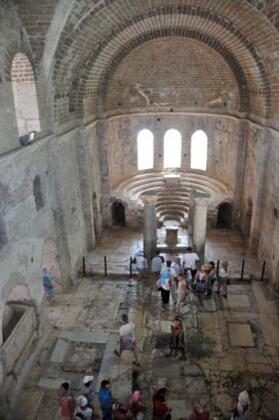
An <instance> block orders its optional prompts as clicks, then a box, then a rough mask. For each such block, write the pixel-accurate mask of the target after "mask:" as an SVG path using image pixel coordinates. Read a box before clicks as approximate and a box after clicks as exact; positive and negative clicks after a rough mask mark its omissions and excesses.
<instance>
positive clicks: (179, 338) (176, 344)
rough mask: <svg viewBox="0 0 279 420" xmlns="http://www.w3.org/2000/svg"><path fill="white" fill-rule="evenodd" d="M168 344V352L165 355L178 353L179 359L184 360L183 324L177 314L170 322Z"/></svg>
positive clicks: (169, 355)
mask: <svg viewBox="0 0 279 420" xmlns="http://www.w3.org/2000/svg"><path fill="white" fill-rule="evenodd" d="M169 346H170V352H169V353H168V354H167V355H166V357H171V356H174V357H176V356H177V355H178V353H180V354H181V359H182V360H186V354H185V341H184V331H183V324H182V321H181V319H180V318H179V316H176V317H175V318H174V320H173V322H172V325H171V336H170V344H169Z"/></svg>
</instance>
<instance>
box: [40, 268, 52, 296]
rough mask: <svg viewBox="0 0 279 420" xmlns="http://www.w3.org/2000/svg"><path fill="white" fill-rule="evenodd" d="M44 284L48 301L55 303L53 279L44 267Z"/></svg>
mask: <svg viewBox="0 0 279 420" xmlns="http://www.w3.org/2000/svg"><path fill="white" fill-rule="evenodd" d="M42 282H43V288H44V292H45V295H46V298H47V300H48V301H49V302H50V301H53V300H54V287H53V284H52V279H51V277H50V275H49V273H48V271H47V268H46V267H43V269H42Z"/></svg>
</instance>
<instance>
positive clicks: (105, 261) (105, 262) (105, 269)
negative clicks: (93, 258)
mask: <svg viewBox="0 0 279 420" xmlns="http://www.w3.org/2000/svg"><path fill="white" fill-rule="evenodd" d="M104 271H105V277H107V275H108V265H107V257H106V255H105V256H104Z"/></svg>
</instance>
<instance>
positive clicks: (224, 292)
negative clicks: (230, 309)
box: [216, 261, 229, 298]
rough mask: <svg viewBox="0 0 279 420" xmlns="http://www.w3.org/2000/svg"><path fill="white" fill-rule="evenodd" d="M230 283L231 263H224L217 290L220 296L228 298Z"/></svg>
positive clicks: (220, 271)
mask: <svg viewBox="0 0 279 420" xmlns="http://www.w3.org/2000/svg"><path fill="white" fill-rule="evenodd" d="M228 281H229V263H228V261H223V262H222V264H221V267H220V270H219V274H218V278H217V290H216V293H218V294H220V295H221V296H223V297H224V298H227V297H228Z"/></svg>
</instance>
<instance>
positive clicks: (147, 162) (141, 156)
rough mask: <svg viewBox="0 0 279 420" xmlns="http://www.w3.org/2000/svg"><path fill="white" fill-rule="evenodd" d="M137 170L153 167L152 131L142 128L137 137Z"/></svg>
mask: <svg viewBox="0 0 279 420" xmlns="http://www.w3.org/2000/svg"><path fill="white" fill-rule="evenodd" d="M137 156H138V170H144V169H152V168H153V167H154V136H153V133H152V131H150V130H148V129H146V128H144V129H143V130H141V131H140V132H139V133H138V137H137Z"/></svg>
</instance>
